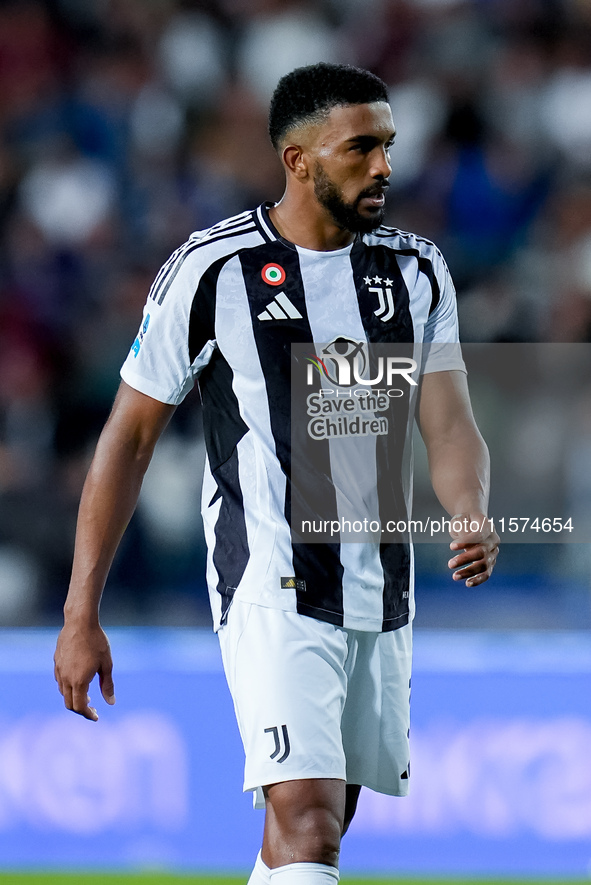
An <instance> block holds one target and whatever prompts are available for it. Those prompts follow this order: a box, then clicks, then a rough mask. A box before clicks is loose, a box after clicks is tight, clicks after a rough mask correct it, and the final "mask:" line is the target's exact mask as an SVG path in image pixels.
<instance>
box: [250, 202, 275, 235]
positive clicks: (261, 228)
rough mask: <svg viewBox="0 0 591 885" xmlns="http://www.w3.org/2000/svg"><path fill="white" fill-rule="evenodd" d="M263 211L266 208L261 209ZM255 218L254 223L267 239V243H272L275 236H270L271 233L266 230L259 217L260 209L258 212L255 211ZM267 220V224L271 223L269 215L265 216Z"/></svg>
mask: <svg viewBox="0 0 591 885" xmlns="http://www.w3.org/2000/svg"><path fill="white" fill-rule="evenodd" d="M262 211H264V210H262V209H261V212H262ZM253 219H254V223H255V224H256V226H257V229H258V231H259V233H260V235H261V236H262V237H263V239H264V240H265V242H266V243H272V242H274V240H273V238H272V237H271V236H269V234H268V233H267V231H266V230H265V228H264V227H263V225H262V224H261V221H260V219H259V213H258V209H257V211H256V212H254V213H253ZM265 221H266V223H267V224H269V218H268V216H266V217H265Z"/></svg>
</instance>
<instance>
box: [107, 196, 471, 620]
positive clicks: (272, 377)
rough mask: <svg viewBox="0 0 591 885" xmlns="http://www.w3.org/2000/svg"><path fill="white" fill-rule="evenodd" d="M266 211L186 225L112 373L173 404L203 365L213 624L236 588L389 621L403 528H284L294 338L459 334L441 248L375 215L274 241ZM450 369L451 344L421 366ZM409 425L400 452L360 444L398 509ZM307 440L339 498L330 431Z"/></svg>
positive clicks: (408, 579)
mask: <svg viewBox="0 0 591 885" xmlns="http://www.w3.org/2000/svg"><path fill="white" fill-rule="evenodd" d="M267 210H268V207H267V206H266V205H263V206H260V207H259V208H258V209H257V210H255V211H253V212H245V213H243V214H241V215H238V216H236V217H234V218H230V219H228V220H226V221H223V222H220V223H219V224H216V225H214V226H213V227H212V228H210V229H209V230H207V231H200V232H197V233H194V234H192V236H191V237H190V238H189V240H188V241H187V242H186V243H185V244H184V245H183V246H181V247H180V248H179V249H178V250H177V251H176V252H175V253H174V254H173V255H172V256H171V257H170V259H169V260H168V262H167V263H166V264H165V265H164V266H163V268H162V269H161V271H160V273H159V274H158V276H157V277H156V279H155V281H154V284H153V286H152V288H151V290H150V293H149V295H148V299H147V304H146V307H145V309H144V315H143V320H142V324H141V327H140V330H139V333H138V336H137V338H136V339H135V341H134V343H133V345H132V348H131V351H130V353H129V355H128V357H127V359H126V361H125V363H124V365H123V367H122V369H121V375H122V378H123V380H124V381H125V382H126V383H127V384H129V385H131V386H132V387H134V388H135V389H137V390H139V391H141V392H142V393H144V394H147V395H148V396H151V397H153V398H155V399H157V400H160V401H161V402H165V403H170V404H177V403H180V402H181V401H182V399H183V398H184V397H185V395H186V394H187V393H188V391H189V390H190V389H191V387H192V386H193V384H194V382H195V380H196V379H199V386H200V391H201V397H202V402H203V418H204V431H205V438H206V448H207V464H206V470H205V477H204V484H203V499H202V510H203V518H204V525H205V534H206V539H207V545H208V565H207V581H208V587H209V592H210V598H211V604H212V610H213V615H214V623H215V626H216V629H217V628H218V627H219V625H220V623H221V622H223V619H224V616H225V613H226V611H227V609H228V607H229V605H230V603H231V601H232V599H233V598H234V596H236V597H237V598H240V599H243V600H244V601H247V602H252V603H256V604H260V605H264V606H270V607H275V608H281V609H285V610H288V611H298V612H300V613H301V614H305V615H310V616H312V617H315V618H318V619H320V620H325V621H329V622H330V623H333V624H336V625H339V626H343V627H346V628H347V627H348V628H351V629H358V630H369V631H384V630H393V629H396V628H397V627H400V626H402V625H404V624H406V623H407V622H408V621H409V619H410V618H412V615H413V609H414V602H413V557H412V546H411V544H410V543H409V542H408V540H405V541H403V542H402V543H394V544H393V543H390V544H386V543H378V542H363V543H355V542H351V543H348V542H341V541H338V542H334V543H306V542H297V541H296V540H295V539H294V537H293V535H292V531H291V527H290V518H291V513H292V482H291V476H292V466H293V465H292V437H291V421H292V414H291V371H292V345H296V344H310V345H313V344H315V343H316V342H324V343H326V342H333V341H335V340H337V339H344V340H346V341H356V342H368V343H369V344H370V345H371V344H374V343H375V344H380V343H385V344H389V343H396V344H414V343H415V342H419V343H420V342H442V343H446V342H450V343H453V342H457V340H458V325H457V312H456V302H455V293H454V288H453V284H452V282H451V278H450V275H449V271H448V270H447V267H446V264H445V261H444V260H443V257H442V255H441V253H440V252H439V250H438V249H437V248H436V247H435V246H434V245H433V244H432V243H431V242H429V241H428V240H424V239H421V238H419V237H416V236H414V235H413V234H409V233H404V232H401V231H398V230H395V229H392V228H386V227H380V228H378V229H377V230H376V231H374V232H373V233H371V234H365V235H363V236H360V235H359V236H358V237H357V238H356V239H355V241H354V242H353V243H352V244H351V245H350V246H347V247H346V248H344V249H339V250H337V251H333V252H315V251H311V250H309V249H304V248H302V247H300V246H295V245H293V244H292V243H289V242H287V241H285V240H283V239H282V238H281V237H280V236H279V234H278V232H277V231H276V230H275V228H274V227H273V224H272V223H271V221H270V219H269V215H268V211H267ZM457 368H463V364H462V362H461V358H460V359H459V360H458V359H457V358H456V359H455V360H454V359H451V358H448V359H447V362H446V358H445V357H444V358H443V361H442V358H441V356H440V358H439V361H437V360H434V361H433V362H432V363H431V364H429V363H427V365H426V366H424V367H423V371H436V370H437V371H439V370H442V369H457ZM407 410H408V407H407ZM409 425H410V422H409V421H408V420H405V421H404V428H403V430H401V431H400V433H399V439H398V441H397V443H396V445H397V451H398V455H397V456H396V460H394V461H393V459H392V456H391V453H390V454H388V452H387V451H386V450H385V449H381V448H380V443H379V440H377V438H376V437H370V442H369V443H367V444H368V445H369V446H370V448H369V449H367V450H366V451H367V452H370V453H371V454H370V458H371V459H373V460H372V464H375V467H372V470H374V474H375V476H376V478H377V484H378V486H380V484H382V483H384V482H388V483H389V489H390V492H391V494H392V495H393V496H394V498H395V499H397V500H401V501H403V502H404V505H405V506H406V508H407V510H406V511H405V512H408V507H409V497H410V494H411V487H412V479H411V472H412V462H411V451H410V450H411V441H410V426H409ZM316 442H318V443H319V446H320V447H319V448H317V449H316V450H315V451H317V452H320V464H321V465H324V466H323V467H322V469H320V470H318V469H316V472H315V474H314V476H313V482H314V483H315V484H316V490H317V492H318V495H319V496H321V497H322V498H323V500H324V501H327V500H328V501H329V502H330V501H332V500H333V499H334V501H335V502H336V503H335V505H334V506H335V507H336V508H337V509H338V502H337V494H336V492H335V488H334V485H335V479H334V476H333V475H332V472H333V471H334V473H335V475H336V473H337V472H338V465H336V462H335V460H334V458H333V460H332V461H331V449H330V446H331V441H330V440H328V439H324V440H320V441H318V440H316V441H315V443H316ZM322 447H324V448H322ZM363 457H364V458H365V456H363ZM401 512H402V511H401Z"/></svg>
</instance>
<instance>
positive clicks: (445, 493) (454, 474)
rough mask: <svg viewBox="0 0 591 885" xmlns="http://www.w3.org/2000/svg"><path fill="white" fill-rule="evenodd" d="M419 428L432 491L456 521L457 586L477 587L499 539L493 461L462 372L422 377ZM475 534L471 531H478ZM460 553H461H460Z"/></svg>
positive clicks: (452, 563)
mask: <svg viewBox="0 0 591 885" xmlns="http://www.w3.org/2000/svg"><path fill="white" fill-rule="evenodd" d="M418 424H419V429H420V431H421V435H422V437H423V440H424V442H425V445H426V448H427V455H428V458H429V471H430V474H431V482H432V484H433V489H434V490H435V493H436V495H437V497H438V498H439V501H440V502H441V504H442V505H443V507H445V509H446V510H447V512H448V513H449V514H450V516H452V517H454V519H453V520H452V522H453V523H455V524H456V527H457V528H459V527H460V524H461V530H460V531H457V530H453V529H452V532H451V534H452V537H453V538H454V540H453V541H452V543H451V544H450V549H451V550H452V551H454V552H455V555H454V556H453V557H452V559H450V561H449V563H448V565H449V567H450V568H451V569H453V570H454V575H453V577H454V580H456V581H462V580H464V581H465V582H466V586H468V587H474V586H477V585H478V584H482V583H483V582H484V581H486V580H488V578H489V577H490V576H491V574H492V570H493V568H494V565H495V562H496V559H497V554H498V544H499V536H498V535H497V533H496V532H495V531H494V529H493V527H492V525H491V523H490V521H489V520H488V518H487V514H488V495H489V484H490V459H489V455H488V449H487V447H486V443H485V442H484V440H483V438H482V436H481V434H480V431H479V430H478V427H477V426H476V422H475V420H474V415H473V414H472V406H471V404H470V395H469V393H468V383H467V379H466V375H465V373H464V372H462V371H456V370H453V371H444V372H428V373H426V374H424V375H423V376H422V380H421V389H420V398H419V410H418ZM476 523H477V524H478V529H477V530H476V531H473V530H471V526H472V528H476ZM456 551H457V552H456Z"/></svg>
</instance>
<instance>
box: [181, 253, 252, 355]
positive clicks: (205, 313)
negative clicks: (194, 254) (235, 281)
mask: <svg viewBox="0 0 591 885" xmlns="http://www.w3.org/2000/svg"><path fill="white" fill-rule="evenodd" d="M239 252H240V249H236V251H235V252H230V253H229V254H228V255H222V257H221V258H218V260H217V261H214V262H213V263H212V264H210V266H209V267H208V268H207V270H206V271H205V273H204V274H203V275H202V277H201V279H200V280H199V285H198V286H197V290H196V292H195V295H194V296H193V301H192V303H191V312H190V315H189V339H188V345H189V362H190V364H191V365H193V362H194V360H195V359H196V358H197V357H198V356H199V354H200V353H201V351H202V350H203V348H204V346H205V345H206V344H207V342H208V341H211V340H212V339H214V338H215V305H216V293H217V285H218V277H219V275H220V273H221V271H222V268H223V267H224V265H226V264H227V263H228V261H231V260H232V258H235V257H236V255H238V253H239Z"/></svg>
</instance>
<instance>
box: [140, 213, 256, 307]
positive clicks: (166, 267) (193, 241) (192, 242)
mask: <svg viewBox="0 0 591 885" xmlns="http://www.w3.org/2000/svg"><path fill="white" fill-rule="evenodd" d="M249 214H252V213H244V217H240V218H239V219H230V221H232V222H233V223H232V225H231V226H233V227H235V226H236V225H238V224H246V223H247V220H248V218H247V216H248V215H249ZM224 226H228V227H230V224H229V222H220V223H218V224H216V225H214V226H213V227H212V228H210V229H209V230H208V231H206V232H205V233H204V234H202V236H200V237H196V236H195V235H193V236H191V237H190V238H189V239H188V240H187V241H186V243H183V245H182V246H179V248H178V249H175V251H174V252H173V253H172V255H171V256H170V257H169V258H168V260H167V261H166V262H165V263H164V264H163V265H162V267H161V268H160V270H159V271H158V274H157V275H156V279H155V280H154V282H153V283H152V286H151V287H150V292H149V294H148V298H151V299H152V300H153V301H156V298H157V295H158V292H160V289H161V287H162V283H163V282H164V281H165V279H166V277H167V275H168V273H169V272H170V270H171V269H172V268H173V267H174V266H175V264H176V262H177V261H178V262H179V266H180V264H182V259H183V256H184V255H185V253H187V252H188V251H192V250H193V248H194V247H195V246H196V245H203V244H204V243H207V242H210V239H206V238H212V237H213V235H215V234H217V233H221V232H222V231H223V229H224ZM175 276H176V273H175Z"/></svg>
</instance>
